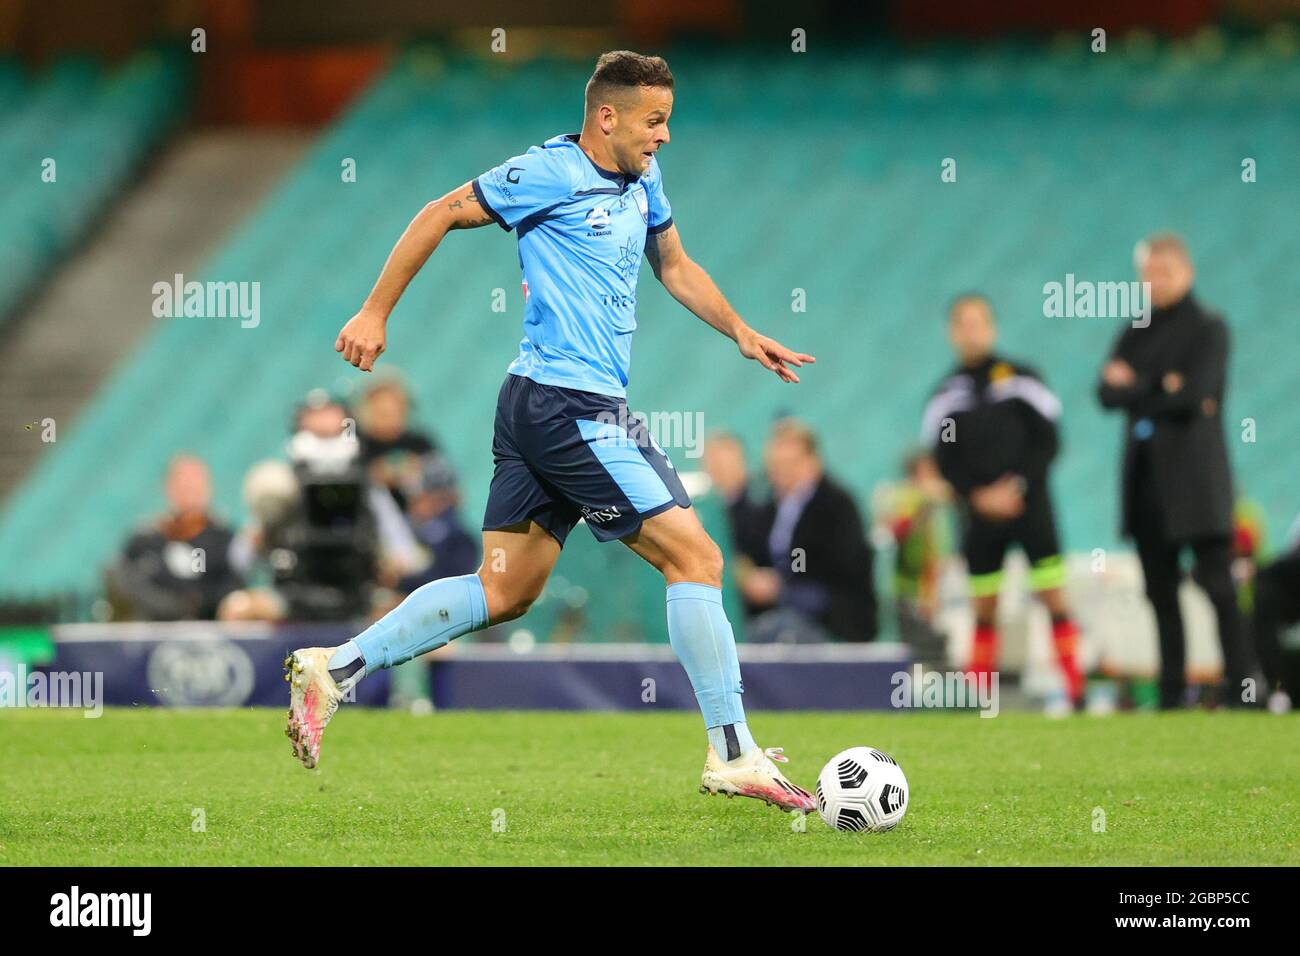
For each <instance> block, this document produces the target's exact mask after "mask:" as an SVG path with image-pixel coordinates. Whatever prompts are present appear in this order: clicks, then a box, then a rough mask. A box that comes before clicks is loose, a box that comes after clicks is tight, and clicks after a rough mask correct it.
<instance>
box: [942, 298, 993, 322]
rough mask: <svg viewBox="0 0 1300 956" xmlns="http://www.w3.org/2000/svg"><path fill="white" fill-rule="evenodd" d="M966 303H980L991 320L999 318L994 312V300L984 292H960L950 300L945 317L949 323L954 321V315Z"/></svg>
mask: <svg viewBox="0 0 1300 956" xmlns="http://www.w3.org/2000/svg"><path fill="white" fill-rule="evenodd" d="M964 302H979V303H980V304H982V305H983V306H984V308H985V310H986V311H987V312H988V314H989V318H990V319H996V318H997V316H996V315H995V314H994V312H993V300H992V299H990V298H989V297H988V296H986V295H985V294H984V293H983V292H975V291H974V290H971V291H968V292H959V293H957V294H956V295H955V296H953V297H952V298H951V299H949V300H948V311H946V312H945V313H944V315H945V316H947V318H948V321H949V322H951V321H952V314H953V313H954V312H956V311H957V306H959V305H961V304H962V303H964Z"/></svg>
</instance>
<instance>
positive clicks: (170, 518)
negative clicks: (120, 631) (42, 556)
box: [106, 454, 242, 621]
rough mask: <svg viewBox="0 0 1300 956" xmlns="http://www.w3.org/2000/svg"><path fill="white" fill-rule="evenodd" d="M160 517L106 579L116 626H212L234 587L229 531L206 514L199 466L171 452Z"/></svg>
mask: <svg viewBox="0 0 1300 956" xmlns="http://www.w3.org/2000/svg"><path fill="white" fill-rule="evenodd" d="M163 491H164V494H165V495H166V496H167V511H166V513H165V514H163V515H161V516H160V517H158V518H156V519H153V520H151V521H150V522H149V523H148V525H147V526H146V527H144V528H141V529H140V530H138V531H136V532H135V533H134V534H133V535H132V536H131V538H130V540H129V541H128V542H127V543H126V547H125V548H123V549H122V553H121V554H120V555H119V557H118V558H117V560H116V561H115V562H114V563H113V564H112V566H110V567H109V569H108V571H107V574H106V584H107V590H108V597H109V603H110V604H111V605H112V606H113V608H114V614H113V616H114V618H115V619H117V620H144V621H183V620H212V619H213V618H215V617H216V613H217V606H218V604H220V602H221V599H222V598H224V597H225V596H226V595H227V594H229V593H230V592H232V591H234V590H236V589H237V588H239V587H240V586H241V585H242V581H241V580H240V577H239V575H238V574H237V573H236V572H235V570H234V569H233V567H232V566H231V561H230V545H231V542H232V541H233V540H234V533H233V532H232V531H231V530H230V529H229V528H228V527H226V525H225V524H224V523H222V522H221V521H219V520H218V519H217V518H216V517H214V516H213V515H212V513H211V511H210V510H209V509H210V506H211V503H212V476H211V474H210V473H209V471H208V466H207V464H205V463H204V461H203V460H202V459H201V458H199V457H197V456H196V455H190V454H179V455H176V456H175V457H174V458H172V460H171V462H170V463H169V464H168V465H167V472H166V477H165V479H164V482H163Z"/></svg>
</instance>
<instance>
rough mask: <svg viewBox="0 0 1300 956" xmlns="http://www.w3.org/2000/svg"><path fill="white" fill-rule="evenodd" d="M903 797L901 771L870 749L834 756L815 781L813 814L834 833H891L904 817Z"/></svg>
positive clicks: (904, 782)
mask: <svg viewBox="0 0 1300 956" xmlns="http://www.w3.org/2000/svg"><path fill="white" fill-rule="evenodd" d="M907 797H908V788H907V777H905V776H903V768H902V767H900V766H899V765H898V761H896V760H895V759H894V758H893V757H891V756H889V754H887V753H884V752H883V751H880V750H876V749H875V748H873V747H850V748H849V749H848V750H845V751H842V752H840V753H837V754H836V755H835V756H834V757H832V758H831V759H830V763H828V764H826V766H825V767H823V768H822V772H821V776H819V777H818V778H817V812H819V813H820V814H821V815H822V819H823V820H825V821H826V825H827V826H830V827H834V828H835V829H837V830H854V831H857V832H859V833H884V832H885V831H886V830H892V829H894V827H896V826H898V821H900V820H902V819H903V814H905V813H907Z"/></svg>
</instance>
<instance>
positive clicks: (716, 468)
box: [703, 431, 773, 619]
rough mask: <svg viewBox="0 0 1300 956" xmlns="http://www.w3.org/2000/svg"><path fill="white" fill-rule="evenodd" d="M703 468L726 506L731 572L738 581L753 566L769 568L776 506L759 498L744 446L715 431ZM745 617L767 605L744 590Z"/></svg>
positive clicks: (706, 449) (728, 435) (705, 455)
mask: <svg viewBox="0 0 1300 956" xmlns="http://www.w3.org/2000/svg"><path fill="white" fill-rule="evenodd" d="M703 457H704V470H705V471H706V472H707V473H708V475H709V480H710V482H711V483H712V485H713V487H714V489H716V490H717V492H718V494H719V496H720V497H721V498H722V502H723V504H724V505H725V506H726V509H727V525H728V530H729V532H730V536H731V549H732V561H733V564H732V573H733V575H734V576H735V577H736V579H737V581H739V579H740V578H741V577H743V576H744V575H745V574H747V573H748V571H749V570H750V569H752V568H770V567H771V566H772V556H771V554H770V553H769V552H768V546H767V536H768V533H769V532H770V531H771V530H772V514H773V507H772V503H771V502H770V501H767V500H764V499H762V498H760V497H759V495H758V494H757V492H756V490H755V489H754V487H753V483H752V482H751V481H750V478H749V467H748V465H747V464H746V463H745V448H744V446H743V445H742V444H741V443H740V439H739V438H737V437H736V436H735V435H732V434H731V433H729V432H722V431H719V432H714V433H713V434H711V435H710V436H709V439H708V441H707V442H705V445H704V456H703ZM740 597H741V602H742V603H743V605H744V608H745V617H746V618H747V619H748V618H752V617H754V615H756V614H760V613H762V611H763V610H765V608H766V607H767V605H760V604H755V603H754V602H753V601H751V600H750V599H749V598H747V597H746V596H745V594H744V591H743V590H742V591H741V595H740Z"/></svg>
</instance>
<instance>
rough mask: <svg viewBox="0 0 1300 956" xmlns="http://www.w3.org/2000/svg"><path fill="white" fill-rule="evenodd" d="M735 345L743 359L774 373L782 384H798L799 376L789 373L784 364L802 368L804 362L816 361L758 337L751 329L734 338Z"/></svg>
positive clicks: (773, 340)
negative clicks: (751, 360) (748, 359)
mask: <svg viewBox="0 0 1300 956" xmlns="http://www.w3.org/2000/svg"><path fill="white" fill-rule="evenodd" d="M736 345H737V346H739V348H740V354H741V355H743V356H745V358H751V359H753V360H754V361H755V362H757V363H758V364H759V365H761V366H763V368H765V369H768V370H769V371H772V372H775V373H776V376H777V378H779V379H780V380H781V381H783V382H798V381H799V376H798V375H796V374H795V373H794V372H792V371H790V369H789V368H788V367H787V364H786V363H789V364H790V365H793V366H795V367H796V368H803V364H804V362H808V363H809V364H811V363H813V362H815V361H817V360H816V359H815V358H813V357H812V356H811V355H804V354H803V353H802V352H792V351H791V350H790V349H788V348H786V347H785V346H784V345H782V344H781V343H780V342H778V341H777V340H776V339H769V338H768V337H767V336H766V335H759V334H758V333H757V332H755V331H754V330H753V329H745V330H744V331H743V332H741V333H740V334H739V335H738V336H737V337H736Z"/></svg>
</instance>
